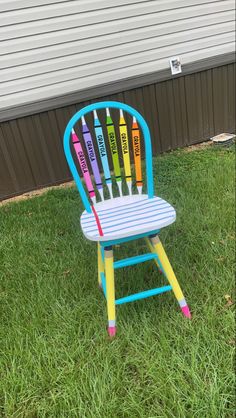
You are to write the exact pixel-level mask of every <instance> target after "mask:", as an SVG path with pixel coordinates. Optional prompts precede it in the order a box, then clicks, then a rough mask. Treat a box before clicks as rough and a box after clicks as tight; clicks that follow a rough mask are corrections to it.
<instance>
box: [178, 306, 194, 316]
mask: <svg viewBox="0 0 236 418" xmlns="http://www.w3.org/2000/svg"><path fill="white" fill-rule="evenodd" d="M181 310H182V312H183V314H184V315H185V316H186V317H187V318H189V319H191V318H192V315H191V312H190V310H189V307H188V305H186V306H183V307H182V308H181Z"/></svg>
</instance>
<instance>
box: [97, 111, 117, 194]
mask: <svg viewBox="0 0 236 418" xmlns="http://www.w3.org/2000/svg"><path fill="white" fill-rule="evenodd" d="M93 116H94V130H95V135H96V139H97V144H98V150H99V154H100V158H101V162H102V167H103V171H104V176H105V181H106V185H107V187H108V190H109V193H110V196H111V197H113V194H112V182H111V173H110V169H109V164H108V159H107V150H106V144H105V139H104V135H103V130H102V126H101V123H100V120H99V119H98V115H97V112H96V110H94V111H93Z"/></svg>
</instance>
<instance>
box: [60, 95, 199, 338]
mask: <svg viewBox="0 0 236 418" xmlns="http://www.w3.org/2000/svg"><path fill="white" fill-rule="evenodd" d="M105 109H106V110H105ZM110 109H113V112H115V110H114V109H116V112H119V114H120V119H119V126H117V128H116V129H115V127H114V123H113V120H112V117H111V114H110ZM98 110H99V111H100V112H101V113H99V115H98V114H97V111H98ZM90 112H93V118H94V119H93V120H94V123H93V125H94V126H93V134H92V130H91V131H90V130H89V128H88V126H87V124H86V119H85V116H86V115H87V114H88V113H90ZM105 112H106V124H105V125H106V126H104V127H102V125H101V123H100V119H101V116H102V117H103V118H104V116H105ZM123 112H127V113H128V114H129V115H131V117H132V121H133V123H132V129H131V137H132V149H133V157H134V167H135V179H136V182H135V183H134V184H135V185H136V187H135V191H134V192H133V191H132V184H133V182H132V180H133V179H134V176H133V172H132V170H131V165H130V150H131V147H130V146H129V145H130V144H129V140H128V138H130V136H128V128H127V124H126V120H125V118H124V115H123ZM86 117H87V116H86ZM79 120H81V123H82V134H81V136H80V138H79V137H78V135H77V134H76V132H75V129H74V128H75V125H76V123H77V122H78V121H79ZM140 128H141V130H142V133H143V138H144V144H145V158H146V184H147V192H146V193H143V192H142V186H143V180H142V170H141V146H140V142H141V136H140ZM105 132H106V136H107V137H108V142H106V141H105V140H104V136H105ZM117 132H118V133H119V135H117ZM71 138H72V143H73V147H74V151H75V154H76V156H77V158H78V161H79V165H80V168H81V172H82V174H83V178H84V183H82V181H81V179H80V175H79V173H78V171H77V168H76V164H75V161H74V158H73V154H72V150H71V148H72V145H71V144H70V142H71ZM118 141H120V146H121V150H122V157H123V166H124V178H123V179H122V170H121V168H120V157H121V156H120V155H119V147H118ZM95 143H96V146H95ZM95 148H97V149H98V151H99V152H98V153H96V151H95ZM64 151H65V155H66V159H67V162H68V164H69V167H70V170H71V173H72V175H73V177H74V180H75V183H76V185H77V188H78V190H79V193H80V195H81V198H82V201H83V204H84V207H85V210H84V212H83V213H82V216H81V228H82V231H83V233H84V235H85V237H86V238H87V239H89V240H91V241H96V242H97V244H98V282H99V285H100V286H101V287H102V289H103V291H104V294H105V297H106V300H107V311H108V333H109V335H110V336H114V335H115V333H116V313H115V307H116V305H121V304H122V303H126V302H131V301H134V300H137V299H142V298H147V297H149V296H154V295H157V294H160V293H163V292H167V291H169V290H173V292H174V295H175V297H176V299H177V301H178V303H179V305H180V308H181V310H182V312H183V314H184V315H185V316H186V317H188V318H191V314H190V311H189V308H188V305H187V302H186V300H185V298H184V295H183V293H182V290H181V288H180V286H179V283H178V281H177V279H176V276H175V274H174V271H173V269H172V267H171V264H170V262H169V260H168V258H167V255H166V253H165V250H164V248H163V246H162V244H161V241H160V238H159V236H158V234H159V232H160V230H161V228H163V227H165V226H167V225H170V224H172V223H173V222H174V221H175V219H176V213H175V209H174V208H173V207H172V206H171V205H170V204H169V203H168V202H166V201H165V200H163V199H161V198H160V197H156V196H154V190H153V170H152V147H151V139H150V132H149V128H148V125H147V123H146V122H145V120H144V118H143V117H142V116H141V115H140V113H138V112H137V111H136V110H135V109H133V108H132V107H130V106H128V105H126V104H123V103H119V102H110V101H108V102H98V103H94V104H91V105H89V106H86V107H84V108H83V109H81V110H80V111H79V112H77V113H76V114H75V115H74V116H73V117H72V118H71V120H70V121H69V123H68V125H67V127H66V130H65V134H64ZM96 154H97V155H96ZM110 157H111V158H110ZM99 158H100V162H101V166H102V169H103V172H104V180H103V181H102V178H101V175H100V171H99V162H98V160H99ZM109 160H111V161H112V164H113V168H112V171H113V172H114V175H113V176H112V175H111V171H110V168H109V163H108V161H109ZM90 168H91V173H92V174H93V177H91V175H90ZM84 184H85V185H86V188H87V192H86V191H85V190H86V189H85V187H84ZM115 189H116V194H118V193H119V196H118V197H114V195H113V193H114V191H115ZM124 189H126V193H123V190H124ZM105 190H106V193H105V194H106V195H109V198H108V199H105V198H104V191H105ZM139 238H144V239H145V241H146V243H147V246H148V248H149V252H148V253H147V254H143V255H137V256H135V257H130V258H126V259H123V260H119V261H115V262H114V260H113V246H114V245H116V244H121V243H124V242H127V241H131V240H136V239H139ZM152 259H153V260H154V261H155V262H156V264H157V266H158V268H159V270H160V271H162V272H163V273H164V275H165V276H166V278H167V280H168V282H169V284H168V285H166V286H163V287H158V288H156V289H152V290H146V291H144V292H141V293H137V294H133V295H129V296H126V297H123V298H121V299H115V284H114V269H117V268H121V267H125V266H130V265H133V264H137V263H142V262H144V261H146V260H152Z"/></svg>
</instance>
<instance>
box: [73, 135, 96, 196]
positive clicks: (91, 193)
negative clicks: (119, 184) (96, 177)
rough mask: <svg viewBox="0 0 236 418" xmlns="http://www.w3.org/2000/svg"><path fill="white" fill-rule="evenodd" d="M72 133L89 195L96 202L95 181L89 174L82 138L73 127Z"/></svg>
mask: <svg viewBox="0 0 236 418" xmlns="http://www.w3.org/2000/svg"><path fill="white" fill-rule="evenodd" d="M71 135H72V142H73V146H74V150H75V153H76V156H77V158H78V161H79V165H80V168H81V171H82V174H83V178H84V182H85V184H86V187H87V189H88V193H89V197H90V199H91V200H92V202H93V203H96V195H95V191H94V188H93V183H92V180H91V177H90V174H89V169H88V165H87V162H86V158H85V155H84V152H83V149H82V146H81V143H80V140H79V138H78V136H77V135H76V133H75V130H74V129H73V128H72V131H71Z"/></svg>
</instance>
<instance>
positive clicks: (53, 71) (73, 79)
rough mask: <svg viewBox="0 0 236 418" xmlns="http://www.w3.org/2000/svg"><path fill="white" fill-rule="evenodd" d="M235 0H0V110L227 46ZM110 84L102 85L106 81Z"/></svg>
mask: <svg viewBox="0 0 236 418" xmlns="http://www.w3.org/2000/svg"><path fill="white" fill-rule="evenodd" d="M234 9H235V4H234V0H222V1H213V0H197V1H196V0H195V1H194V0H172V1H170V0H168V1H167V0H151V1H143V0H136V1H134V0H110V1H109V2H107V1H104V0H100V1H97V0H96V1H94V0H86V1H85V0H82V1H81V0H74V1H61V0H48V1H47V0H43V1H39V0H27V1H24V0H11V1H9V0H8V1H1V2H0V111H4V110H7V109H13V110H14V108H15V107H19V106H24V105H26V104H29V103H36V102H40V101H43V100H47V99H51V98H57V97H59V96H61V95H66V94H68V93H73V92H80V91H82V90H83V91H84V90H85V89H90V88H92V87H99V86H102V85H104V84H105V85H107V86H109V84H110V83H114V82H121V81H122V80H124V81H125V80H127V79H128V80H129V79H132V78H135V77H139V76H141V75H147V74H150V73H152V72H158V71H162V70H166V69H168V66H169V58H170V57H171V56H173V55H179V56H180V59H181V63H182V66H183V68H184V67H185V66H186V65H188V64H189V63H192V62H197V61H199V60H203V59H206V58H209V57H214V56H218V55H221V54H226V53H230V52H232V51H233V50H234V37H235V35H234ZM107 90H108V91H109V87H108V89H107Z"/></svg>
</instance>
